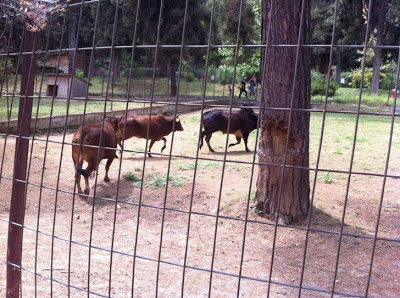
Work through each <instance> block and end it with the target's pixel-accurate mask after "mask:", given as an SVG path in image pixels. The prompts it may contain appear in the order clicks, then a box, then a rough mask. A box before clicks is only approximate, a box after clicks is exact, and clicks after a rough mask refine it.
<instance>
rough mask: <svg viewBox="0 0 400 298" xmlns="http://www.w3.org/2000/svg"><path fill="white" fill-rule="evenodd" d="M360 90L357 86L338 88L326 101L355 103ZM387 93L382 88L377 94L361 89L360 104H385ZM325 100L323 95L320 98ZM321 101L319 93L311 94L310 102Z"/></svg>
mask: <svg viewBox="0 0 400 298" xmlns="http://www.w3.org/2000/svg"><path fill="white" fill-rule="evenodd" d="M359 93H360V90H359V89H358V88H339V89H337V90H336V93H335V95H334V96H333V97H329V98H328V102H336V103H342V104H357V103H358V98H359ZM387 97H388V93H387V91H385V90H383V91H382V92H380V94H379V95H374V94H370V93H369V90H368V89H363V91H362V95H361V104H363V105H369V106H379V105H386V102H387ZM322 100H323V101H325V97H323V99H322ZM320 101H321V97H320V96H319V95H317V96H312V97H311V102H313V103H317V102H320Z"/></svg>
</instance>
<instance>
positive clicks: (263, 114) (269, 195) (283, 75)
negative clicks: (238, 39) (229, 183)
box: [255, 0, 311, 224]
mask: <svg viewBox="0 0 400 298" xmlns="http://www.w3.org/2000/svg"><path fill="white" fill-rule="evenodd" d="M305 1H307V2H306V3H305V5H306V8H305V15H304V23H303V27H302V28H301V30H302V33H301V44H305V43H307V41H308V40H309V36H308V32H309V30H308V29H309V21H310V3H309V1H308V0H305ZM273 2H274V3H273V7H272V11H271V7H270V1H265V2H263V18H264V19H263V24H265V25H266V26H268V23H269V20H268V18H269V17H271V16H272V20H271V21H272V24H271V28H270V37H269V41H270V45H278V44H279V45H282V44H286V45H293V44H297V42H298V35H299V29H300V18H301V1H292V0H279V1H277V0H274V1H273ZM267 32H268V28H264V30H263V33H264V34H263V40H264V43H265V41H266V38H267V36H266V33H267ZM266 51H267V53H266V55H265V59H266V68H265V69H264V71H265V74H264V75H263V79H264V80H263V89H264V90H263V98H262V99H261V100H262V109H261V111H260V118H261V119H260V120H261V123H260V129H261V133H260V144H259V162H260V163H261V165H260V166H259V174H258V180H257V191H256V202H255V207H256V208H258V209H259V211H261V213H262V214H263V215H276V214H278V216H279V217H280V218H281V219H282V220H283V221H284V222H285V223H287V224H288V223H289V222H291V221H293V220H298V219H300V218H301V217H302V216H304V215H306V214H307V213H308V211H309V207H310V203H309V194H310V178H309V170H307V168H308V167H309V151H308V150H309V148H308V147H309V121H310V115H309V112H304V111H293V112H292V115H291V124H290V127H289V111H287V110H283V108H285V109H286V108H290V107H291V99H292V91H294V94H293V106H292V107H293V108H295V109H296V108H297V109H308V108H309V107H310V88H311V87H310V81H311V78H310V65H309V62H310V52H309V49H308V48H305V47H303V48H300V54H299V61H298V68H297V75H296V76H295V64H296V51H297V48H296V47H270V46H269V47H267V49H266ZM263 65H264V64H263ZM294 80H295V81H294ZM269 108H274V109H269ZM277 108H278V109H277ZM289 132H290V134H289V137H288V133H289ZM287 140H288V142H287ZM286 143H288V144H287V152H286V160H285V151H286ZM263 163H264V164H263ZM284 165H285V166H289V168H284ZM296 167H302V168H306V169H300V168H296ZM282 171H284V172H282ZM282 173H283V174H284V176H283V179H282ZM282 181H283V185H281V183H282ZM278 206H279V208H278Z"/></svg>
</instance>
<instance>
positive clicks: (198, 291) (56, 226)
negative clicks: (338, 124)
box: [0, 112, 400, 297]
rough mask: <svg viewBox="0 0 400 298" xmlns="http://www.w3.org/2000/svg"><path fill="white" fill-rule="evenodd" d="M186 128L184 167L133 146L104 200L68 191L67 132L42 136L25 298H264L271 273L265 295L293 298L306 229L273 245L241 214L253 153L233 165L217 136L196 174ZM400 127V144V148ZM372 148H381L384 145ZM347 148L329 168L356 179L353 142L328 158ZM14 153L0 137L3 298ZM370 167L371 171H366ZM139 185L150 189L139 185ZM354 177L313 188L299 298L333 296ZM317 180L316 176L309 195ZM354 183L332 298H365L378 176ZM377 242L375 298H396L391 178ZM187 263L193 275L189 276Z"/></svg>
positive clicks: (119, 162)
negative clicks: (351, 159)
mask: <svg viewBox="0 0 400 298" xmlns="http://www.w3.org/2000/svg"><path fill="white" fill-rule="evenodd" d="M181 118H182V124H183V127H184V129H185V130H184V131H183V132H176V133H175V138H174V142H173V148H172V154H173V155H176V156H177V157H173V158H171V159H170V158H169V156H168V154H169V152H170V145H171V135H170V136H168V142H167V150H165V151H164V153H165V154H166V155H156V154H154V155H153V158H146V159H144V154H143V152H142V151H144V149H145V141H144V140H139V139H135V138H134V139H130V140H128V141H126V142H125V146H124V148H125V151H124V152H123V154H122V158H120V159H116V160H114V162H113V164H112V166H111V170H110V179H111V181H110V182H109V183H106V182H104V181H103V177H104V165H105V162H104V161H103V162H102V163H101V166H100V169H99V173H98V176H97V180H96V179H93V180H91V181H90V184H91V191H90V194H91V195H93V194H95V197H96V199H95V200H93V199H91V198H90V199H83V198H80V197H78V196H76V195H74V194H73V191H74V167H73V163H72V160H71V146H70V144H69V142H70V141H71V139H72V135H73V131H68V132H66V134H65V138H64V134H63V133H51V134H50V135H49V139H48V142H46V137H47V135H46V133H43V134H40V135H36V136H35V138H36V140H35V142H34V144H33V150H32V152H33V153H32V158H31V166H30V174H29V182H30V185H29V187H28V194H27V202H26V219H25V229H24V241H23V249H24V250H23V277H22V292H23V296H24V297H30V296H33V295H34V294H35V292H36V293H37V295H38V296H39V297H49V296H51V295H52V296H54V297H65V296H66V295H68V294H69V295H70V296H73V297H82V296H84V295H86V291H87V290H89V291H90V293H91V295H90V296H93V297H94V296H103V295H104V296H109V295H110V296H114V297H127V296H130V295H131V294H132V293H133V295H134V296H135V297H152V296H154V295H156V294H157V295H159V296H160V297H176V296H180V295H181V293H182V292H181V291H183V296H185V297H204V296H208V295H209V291H211V296H213V297H235V296H237V294H238V291H239V296H241V297H265V296H266V295H267V290H268V280H269V278H270V276H269V275H270V268H271V264H272V276H271V281H272V283H271V288H270V296H271V297H297V296H298V286H299V284H300V279H301V273H302V268H303V256H304V251H305V240H306V236H307V231H306V227H307V222H306V221H303V222H299V223H296V224H295V225H293V226H283V225H280V226H278V228H277V230H276V232H277V233H276V239H275V246H274V247H273V243H274V238H275V237H274V235H275V226H274V221H271V220H268V219H266V218H262V217H260V216H258V215H257V214H255V213H254V212H252V211H251V210H250V211H249V212H248V213H247V212H246V211H247V205H248V201H249V199H250V203H249V204H250V205H251V203H252V202H251V199H253V197H254V192H255V191H254V188H255V181H256V178H257V166H255V167H254V174H253V175H252V168H253V167H252V165H251V162H252V160H253V157H254V153H253V152H251V153H246V152H245V151H244V145H243V144H240V145H238V146H236V147H232V148H229V150H228V154H227V160H226V162H224V154H223V151H224V147H225V142H226V136H225V135H222V134H221V133H217V134H215V135H213V138H212V139H211V143H212V145H213V147H214V149H215V150H216V151H217V153H215V154H212V153H210V152H209V151H208V149H207V148H206V147H204V148H203V149H202V151H200V153H199V160H198V163H197V168H196V163H195V158H196V147H197V138H198V137H197V136H198V132H199V112H194V113H189V114H185V115H182V116H181ZM318 119H319V118H318ZM318 119H317V120H315V119H314V118H312V121H314V122H318ZM316 125H317V126H318V124H316ZM328 128H329V125H328V124H327V129H328ZM398 128H399V127H398V126H397V134H396V135H395V136H394V138H397V140H398V139H399V133H400V132H399V130H398ZM365 129H366V130H370V129H368V128H365ZM360 133H362V128H361V129H360ZM372 133H373V132H372ZM334 134H335V131H334V130H332V135H329V134H328V133H327V135H326V137H325V138H326V139H328V140H330V139H332V140H333V141H332V142H334ZM386 137H387V136H386ZM318 138H319V132H318V129H314V130H313V131H312V136H311V138H310V140H311V143H312V145H311V152H310V162H311V164H312V165H313V164H314V165H315V160H316V155H317V153H318V152H317V149H318V148H317V146H318V144H319V143H318V142H319V140H318ZM231 140H234V138H233V137H231ZM347 141H349V142H351V140H347ZM371 141H372V142H373V143H377V142H378V141H377V139H373V140H371ZM365 142H367V141H365ZM378 143H379V142H378ZM342 144H344V143H343V142H341V141H339V142H337V143H336V145H335V146H333V148H331V147H332V146H330V145H329V144H325V143H324V146H323V149H322V155H321V156H322V157H321V167H322V168H325V169H326V168H328V169H329V168H332V169H336V167H338V168H340V169H342V170H348V166H349V165H348V161H349V156H347V155H346V152H348V151H349V148H347V147H346V146H347V145H343V148H342V147H341V148H342V151H341V152H342V153H341V154H334V153H332V152H333V151H335V150H337V147H338V146H342ZM361 145H363V144H361ZM381 145H382V144H378V145H377V146H380V148H383V149H382V152H381V153H382V156H383V157H382V160H384V157H385V153H386V152H387V146H386V147H385V146H384V145H382V146H381ZM395 145H396V146H395V147H394V148H393V150H392V157H391V160H390V169H389V170H390V171H389V174H391V175H399V173H400V145H399V143H398V142H397V143H395ZM14 146H15V139H14V138H13V137H8V138H7V139H5V138H1V139H0V153H1V154H2V156H3V152H5V155H4V166H3V169H2V173H1V175H2V179H1V184H0V198H1V200H0V203H1V205H0V261H1V262H0V267H1V268H0V295H2V296H4V295H5V287H6V284H5V283H6V278H5V274H6V264H5V260H6V257H7V253H6V252H7V249H6V247H7V230H8V212H9V201H10V196H11V186H12V181H11V180H10V178H11V177H12V171H13V158H14ZM161 146H162V144H161V142H157V143H156V144H155V145H154V147H153V152H154V153H159V150H160V148H161ZM254 147H255V132H253V134H252V135H251V136H250V140H249V148H253V150H254ZM371 148H372V147H371ZM346 150H347V151H346ZM372 154H373V153H372ZM118 155H121V154H120V153H118ZM45 156H46V158H45V159H44V157H45ZM374 156H375V155H374ZM335 158H337V160H335ZM357 158H358V156H356V158H355V161H356V162H357ZM1 159H2V157H1V158H0V160H1ZM256 160H257V158H256ZM243 162H245V163H243ZM366 163H370V164H368V165H367V166H365V165H364V164H366ZM346 164H347V168H346ZM377 164H378V162H377V160H376V159H372V158H369V157H368V156H364V155H363V161H362V162H359V163H358V164H357V165H360V166H362V167H363V168H364V169H365V170H366V171H367V172H372V173H375V172H379V173H381V172H382V167H381V166H380V168H376V167H378V165H377ZM363 165H364V166H363ZM169 166H170V174H169V175H170V179H169V183H168V188H167V189H166V188H165V177H166V174H167V171H168V168H169ZM223 166H225V169H224V171H223ZM195 168H196V169H195ZM357 169H358V168H357V167H355V169H354V170H355V171H356V170H357ZM195 170H196V176H195V179H194V173H195ZM42 172H44V174H43V181H42ZM142 175H143V177H144V181H143V188H141V187H140V186H141V181H140V179H141V178H142ZM222 176H223V177H222ZM252 177H253V178H252ZM118 178H120V179H118ZM222 178H223V179H222ZM347 178H348V175H346V174H343V173H335V172H334V171H332V173H330V175H329V176H327V175H324V174H323V173H321V174H319V176H318V178H317V182H316V189H315V196H314V203H313V205H314V207H315V208H314V210H313V216H312V221H311V225H310V227H311V229H312V231H310V232H309V235H308V243H307V248H306V257H305V268H304V277H303V278H304V280H303V287H304V288H303V289H302V292H301V293H302V296H303V297H330V296H331V295H330V292H331V290H332V286H333V278H334V273H335V267H336V260H337V253H338V246H339V234H338V233H339V231H340V228H341V222H342V214H343V207H344V201H345V197H346V186H347ZM313 179H314V173H313V172H312V173H311V180H312V181H311V185H313ZM221 180H222V182H221ZM251 182H252V189H251V190H250V191H249V188H250V183H251ZM350 185H351V187H350V189H349V196H348V202H347V205H346V206H347V208H346V215H345V218H344V227H343V231H344V234H343V237H342V239H341V240H342V241H341V248H340V255H339V258H338V260H339V262H338V272H337V278H336V283H335V292H337V293H342V294H340V295H335V296H336V297H347V296H351V295H355V296H364V295H365V292H366V286H367V284H368V276H369V267H370V263H371V258H372V253H373V244H374V241H373V238H374V234H375V225H376V221H377V216H378V210H379V202H380V198H381V192H382V185H383V177H377V176H373V175H352V178H351V184H350ZM95 186H96V187H95ZM116 199H117V200H116ZM139 203H140V204H139ZM218 206H219V208H218ZM164 207H165V208H164ZM190 210H191V211H192V213H191V215H189V211H190ZM217 215H218V217H217ZM246 218H247V219H248V220H247V221H246V220H245V219H246ZM316 230H318V231H316ZM37 231H38V232H37ZM356 236H359V237H356ZM378 237H379V239H380V240H377V241H376V246H375V253H374V262H373V267H372V274H371V280H370V284H369V292H368V293H369V296H370V297H399V295H400V258H399V256H400V195H399V180H398V179H393V178H387V180H386V184H385V191H384V197H383V203H382V211H381V220H380V225H379V232H378ZM386 238H388V239H389V240H385V239H386ZM390 239H394V240H395V241H393V240H392V241H390ZM187 243H188V244H187ZM214 245H215V247H214ZM273 250H274V254H273V255H272V252H273ZM242 251H243V252H244V253H242ZM111 252H112V253H111ZM135 256H136V258H135ZM134 261H135V262H134ZM158 261H160V262H158ZM183 264H186V266H187V267H186V269H185V271H184V270H183ZM211 267H212V268H213V270H214V272H213V274H212V275H211V274H210V269H211ZM35 272H36V273H37V278H36V279H35V274H34V273H35ZM239 275H240V278H239V277H238V276H239ZM183 278H184V279H183ZM51 280H53V282H51ZM68 285H70V287H68ZM132 285H133V289H132Z"/></svg>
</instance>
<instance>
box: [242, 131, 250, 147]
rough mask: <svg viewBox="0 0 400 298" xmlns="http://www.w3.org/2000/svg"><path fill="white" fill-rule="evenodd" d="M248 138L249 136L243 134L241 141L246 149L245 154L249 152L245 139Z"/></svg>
mask: <svg viewBox="0 0 400 298" xmlns="http://www.w3.org/2000/svg"><path fill="white" fill-rule="evenodd" d="M248 138H249V134H248V133H246V134H243V141H244V146H245V148H246V152H250V150H249V147H247V139H248Z"/></svg>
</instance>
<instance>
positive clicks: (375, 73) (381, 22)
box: [371, 0, 386, 94]
mask: <svg viewBox="0 0 400 298" xmlns="http://www.w3.org/2000/svg"><path fill="white" fill-rule="evenodd" d="M385 15H386V0H381V1H380V7H379V19H378V24H377V27H376V45H379V46H380V45H382V44H383V30H384V27H385ZM381 54H382V49H380V48H376V49H375V54H374V62H373V69H372V81H371V93H372V94H379V80H380V72H381Z"/></svg>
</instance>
